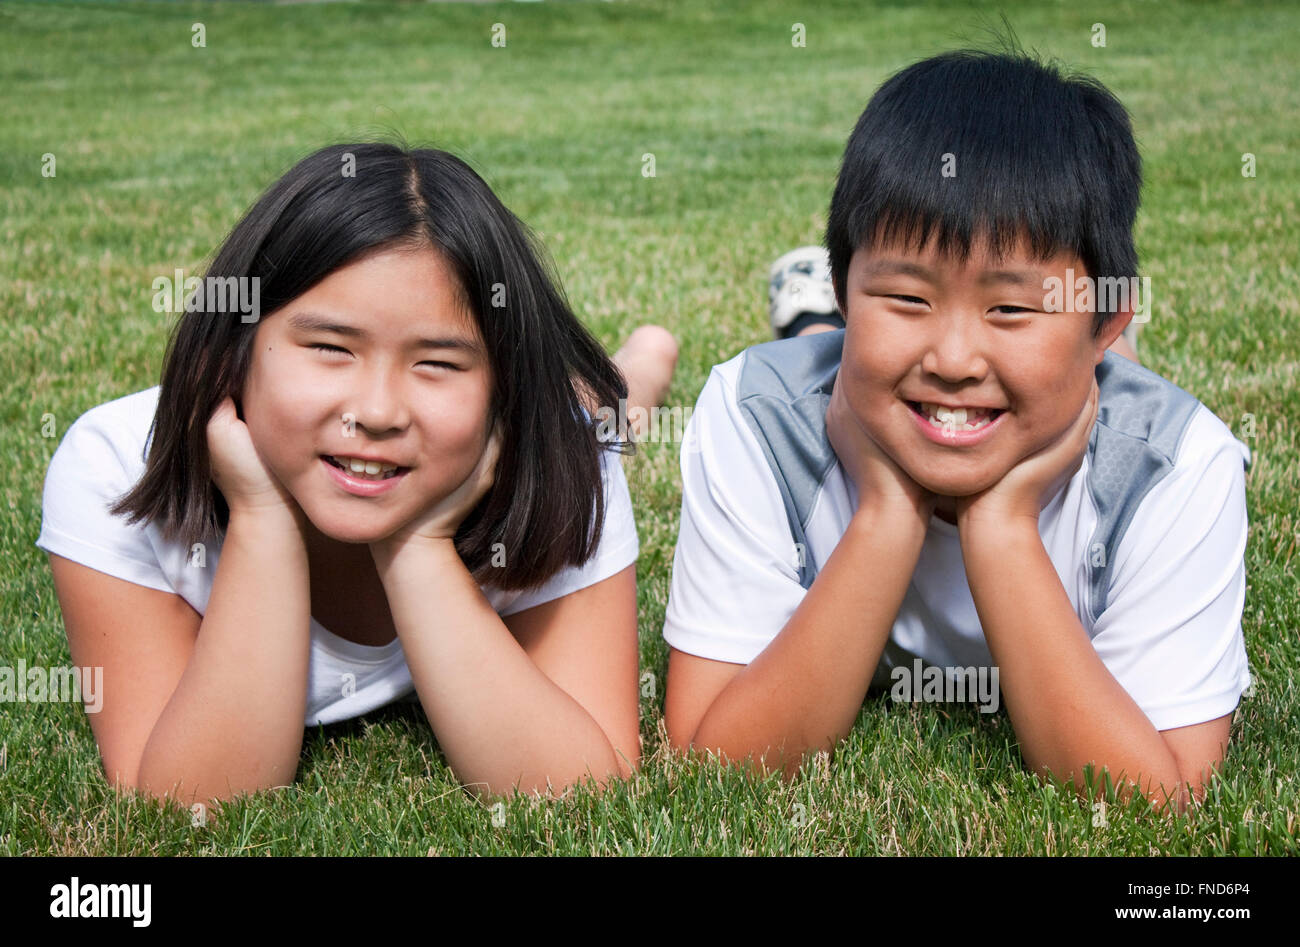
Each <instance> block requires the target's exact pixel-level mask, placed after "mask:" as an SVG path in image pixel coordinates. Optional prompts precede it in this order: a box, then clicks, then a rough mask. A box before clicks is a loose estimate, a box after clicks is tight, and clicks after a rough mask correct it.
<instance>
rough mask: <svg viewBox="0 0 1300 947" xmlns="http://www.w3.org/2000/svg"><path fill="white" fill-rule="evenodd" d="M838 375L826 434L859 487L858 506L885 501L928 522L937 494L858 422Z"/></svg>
mask: <svg viewBox="0 0 1300 947" xmlns="http://www.w3.org/2000/svg"><path fill="white" fill-rule="evenodd" d="M842 377H843V376H842V375H837V376H836V378H835V387H834V388H832V389H831V400H830V403H829V404H827V406H826V435H827V437H828V438H829V439H830V442H831V447H832V448H833V449H834V451H835V455H836V456H837V457H838V458H839V460H840V463H841V464H843V466H844V470H845V472H846V473H847V474H848V475H849V479H851V480H852V481H853V483H854V485H855V486H856V487H857V488H858V506H859V507H861V506H863V505H864V504H867V503H877V502H878V503H884V504H885V505H886V506H900V505H901V506H905V507H907V508H908V509H910V510H912V511H914V512H915V513H916V514H917V515H918V516H920V517H921V518H922V519H923V521H924V522H926V523H927V524H928V523H929V521H930V515H931V513H932V512H933V511H934V504H935V499H936V498H935V495H934V494H933V493H931V492H930V491H928V490H926V489H925V488H924V487H922V486H921V485H920V484H919V483H917V482H916V481H915V480H913V479H912V478H911V477H909V476H908V475H907V473H906V472H904V470H903V469H902V468H901V467H899V466H898V464H896V463H894V461H893V459H892V458H890V456H889V455H888V454H886V453H885V452H884V451H883V450H881V449H880V445H879V444H877V443H876V442H875V440H874V439H873V438H872V437H871V435H870V434H868V433H867V432H866V430H865V429H864V428H863V427H862V425H861V424H860V423H859V422H858V419H857V416H856V415H854V413H853V411H852V409H851V408H850V407H849V404H848V401H847V400H846V399H845V397H844V393H843V389H842V388H841V387H840V380H841V378H842Z"/></svg>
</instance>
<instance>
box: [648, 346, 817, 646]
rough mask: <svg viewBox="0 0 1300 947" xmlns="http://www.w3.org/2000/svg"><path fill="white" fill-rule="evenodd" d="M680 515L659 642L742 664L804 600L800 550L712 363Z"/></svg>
mask: <svg viewBox="0 0 1300 947" xmlns="http://www.w3.org/2000/svg"><path fill="white" fill-rule="evenodd" d="M681 466H682V514H681V526H680V529H679V532H678V537H677V549H676V551H675V552H674V554H673V576H672V584H671V588H670V590H669V595H668V608H667V613H666V615H665V620H664V629H663V636H664V640H665V641H666V642H667V643H668V644H669V645H670V646H672V647H673V648H676V649H677V650H679V651H684V652H686V653H688V654H693V655H697V656H698V657H702V658H708V659H709V660H713V661H725V662H728V663H731V664H748V663H749V662H750V661H752V660H754V658H756V657H757V656H758V655H759V654H760V653H762V651H763V649H764V648H766V647H767V646H768V645H769V644H770V643H771V642H772V639H774V638H775V637H776V636H777V635H778V634H780V632H781V629H783V628H784V627H785V625H786V623H787V622H788V621H789V620H790V616H791V615H793V614H794V611H795V609H796V608H798V606H799V602H800V601H802V599H803V597H804V591H805V590H804V588H803V586H802V585H800V584H799V574H798V571H797V569H796V563H797V561H798V559H797V552H796V549H795V544H794V538H793V536H792V535H791V533H790V527H789V524H788V522H787V519H786V513H785V506H784V504H783V502H782V500H781V493H780V489H779V487H778V486H777V483H776V479H775V477H774V476H773V474H772V471H771V468H770V467H769V466H768V463H767V458H766V455H764V453H763V449H762V447H761V446H760V444H759V443H758V439H757V437H756V436H755V435H754V433H753V432H752V431H751V430H750V428H749V426H748V424H747V423H746V422H745V419H744V417H743V416H742V415H741V413H740V410H739V408H738V406H737V405H736V403H735V397H734V391H733V390H732V389H731V385H730V384H729V382H728V379H727V377H726V376H725V375H724V374H723V373H722V372H720V371H719V369H718V368H714V369H713V371H712V373H711V374H710V375H709V379H708V381H707V382H706V383H705V385H704V390H703V391H701V392H700V397H699V400H698V401H697V403H696V406H695V410H694V412H693V413H692V415H691V418H690V421H689V422H688V423H687V427H686V436H685V438H684V440H683V443H682V453H681Z"/></svg>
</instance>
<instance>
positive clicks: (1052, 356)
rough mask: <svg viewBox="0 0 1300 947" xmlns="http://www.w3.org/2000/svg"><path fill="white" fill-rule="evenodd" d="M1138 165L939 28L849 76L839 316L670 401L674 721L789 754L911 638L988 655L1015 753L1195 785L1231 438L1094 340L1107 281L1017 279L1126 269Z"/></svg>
mask: <svg viewBox="0 0 1300 947" xmlns="http://www.w3.org/2000/svg"><path fill="white" fill-rule="evenodd" d="M1140 185H1141V164H1140V159H1139V157H1138V153H1137V147H1136V145H1135V143H1134V140H1133V136H1132V131H1131V129H1130V126H1129V120H1128V116H1127V113H1126V112H1125V110H1124V108H1123V106H1122V105H1121V104H1120V103H1119V102H1118V100H1116V99H1115V98H1114V96H1113V95H1111V93H1110V92H1109V91H1107V90H1106V89H1105V88H1104V87H1103V86H1102V85H1101V84H1100V83H1098V82H1096V81H1095V80H1092V79H1088V78H1083V77H1062V76H1061V75H1059V74H1058V72H1057V71H1056V70H1055V69H1053V68H1052V67H1049V66H1044V65H1041V64H1039V63H1037V62H1035V61H1034V60H1032V59H1030V58H1027V57H1025V56H1023V55H1021V54H1018V53H1011V54H989V53H982V52H971V51H962V52H954V53H947V54H944V55H941V56H937V57H935V58H933V59H929V60H925V61H923V62H920V63H917V64H915V65H913V66H911V67H909V68H907V69H905V70H903V71H902V72H901V73H899V74H898V75H896V76H894V77H893V78H891V79H890V80H888V81H887V82H886V83H885V84H884V85H883V86H882V87H881V88H880V89H879V91H878V92H877V93H876V95H875V96H874V97H873V98H872V100H871V102H870V103H869V104H868V106H867V108H866V111H865V112H864V113H863V114H862V116H861V118H860V119H859V121H858V124H857V127H856V128H855V130H854V132H853V134H852V136H851V137H850V139H849V142H848V145H847V147H846V149H845V154H844V160H843V164H842V167H841V170H840V175H839V180H838V183H837V186H836V189H835V193H834V196H833V198H832V201H831V208H830V217H829V221H828V226H827V234H826V240H827V246H828V248H829V253H830V273H831V279H832V285H833V293H834V296H835V299H836V301H837V302H838V307H839V310H840V311H841V312H842V313H844V315H845V328H844V329H842V330H837V331H821V332H814V333H809V334H804V335H800V336H797V337H793V338H789V339H784V340H780V341H775V342H769V343H766V344H764V345H758V346H755V347H753V348H751V349H748V350H747V351H745V352H743V353H741V354H740V355H739V356H737V357H736V358H733V359H732V360H730V361H729V362H726V363H724V364H722V365H719V366H716V367H715V368H714V369H713V371H712V373H711V375H710V377H709V380H708V382H707V383H706V385H705V386H704V390H703V391H702V393H701V394H700V398H699V401H698V404H697V406H696V410H695V413H694V415H693V416H692V418H691V421H690V427H689V429H688V431H687V436H686V441H685V443H684V445H683V449H682V518H681V531H680V534H679V537H678V544H677V550H676V554H675V557H674V564H673V578H672V588H671V592H670V596H669V602H668V610H667V616H666V621H665V626H664V638H665V639H666V641H667V642H668V644H669V645H670V646H671V648H672V650H671V654H670V659H669V670H668V689H667V699H666V707H665V716H666V723H667V727H668V733H669V737H670V740H671V741H672V743H673V744H674V745H675V746H677V747H683V748H684V747H688V746H693V747H695V748H697V749H706V750H710V751H713V752H719V753H721V754H722V755H723V756H725V757H726V758H728V759H730V760H734V761H740V760H750V761H752V762H755V763H757V764H758V765H760V766H762V767H764V768H781V769H783V770H784V771H785V772H787V773H793V772H794V771H795V770H796V769H797V768H798V766H799V764H800V762H801V760H802V758H803V756H804V755H805V754H808V753H812V752H816V751H818V750H823V749H830V748H832V747H834V746H835V744H836V743H837V742H838V741H839V740H840V739H842V738H843V737H844V736H845V735H846V734H847V733H848V732H849V730H850V729H851V728H852V726H853V723H854V721H855V720H856V718H857V715H858V712H859V710H860V708H861V705H862V701H863V698H864V696H865V695H866V693H867V690H868V688H869V687H870V686H872V684H873V683H874V684H875V685H876V686H889V684H890V682H891V681H895V682H897V681H898V680H899V677H900V674H901V675H902V676H907V675H909V674H911V673H912V671H913V669H914V668H915V669H917V670H919V669H920V663H919V662H917V660H916V659H918V658H919V659H921V661H923V662H925V663H926V664H927V665H930V666H934V667H937V668H940V669H942V670H943V672H944V673H945V674H946V675H948V676H952V675H953V674H954V673H956V674H960V673H963V672H970V671H979V672H981V673H984V672H994V671H995V672H996V677H995V678H994V680H995V681H996V682H997V684H1000V688H1001V695H1000V698H1001V701H1002V702H1003V703H1004V704H1005V705H1006V707H1007V710H1008V714H1009V717H1010V720H1011V723H1012V725H1013V727H1014V728H1015V731H1016V735H1017V737H1018V739H1019V744H1020V749H1021V753H1022V755H1023V757H1024V759H1025V761H1026V763H1027V764H1029V766H1030V767H1031V768H1032V769H1034V770H1035V771H1036V772H1038V773H1040V774H1049V773H1050V774H1052V775H1054V776H1056V777H1058V778H1061V779H1063V780H1070V779H1073V780H1074V782H1075V785H1076V786H1077V787H1079V789H1080V791H1081V792H1082V791H1084V783H1085V774H1086V770H1085V767H1087V766H1089V765H1090V764H1091V765H1092V766H1093V767H1095V769H1096V771H1097V772H1098V773H1099V774H1100V772H1101V771H1102V770H1103V769H1104V770H1106V771H1108V772H1109V774H1110V777H1111V779H1112V780H1113V781H1115V782H1116V784H1118V785H1119V786H1120V787H1121V789H1123V790H1125V791H1127V789H1128V788H1129V787H1130V786H1131V785H1136V786H1137V787H1138V788H1139V790H1140V791H1141V792H1143V793H1144V794H1145V795H1147V796H1148V797H1149V798H1151V799H1152V801H1154V802H1156V803H1157V804H1159V805H1164V804H1166V803H1168V802H1169V801H1174V802H1176V804H1177V805H1178V807H1179V808H1182V807H1183V806H1184V805H1186V802H1187V800H1188V797H1189V794H1195V795H1196V796H1197V797H1200V796H1201V795H1202V794H1203V786H1204V783H1205V781H1206V780H1207V779H1208V777H1209V773H1210V772H1211V770H1212V769H1213V768H1214V767H1216V766H1217V765H1218V764H1219V763H1220V762H1221V761H1222V759H1223V754H1224V751H1225V747H1226V743H1227V739H1228V733H1229V725H1230V721H1231V714H1232V711H1233V709H1234V708H1235V707H1236V706H1237V703H1238V700H1239V697H1240V695H1241V693H1242V691H1243V690H1245V689H1246V687H1247V686H1248V685H1249V683H1250V674H1249V670H1248V667H1247V662H1246V653H1245V648H1244V643H1243V640H1242V634H1241V623H1240V622H1241V613H1242V603H1243V599H1244V596H1245V571H1244V565H1243V550H1244V547H1245V542H1246V532H1247V522H1246V500H1245V481H1244V475H1243V469H1242V466H1243V459H1248V452H1247V451H1245V448H1244V446H1243V445H1241V444H1240V443H1239V442H1238V441H1237V440H1236V439H1235V438H1234V437H1233V436H1232V434H1231V433H1230V432H1229V430H1228V429H1227V428H1226V427H1225V426H1224V424H1223V423H1222V422H1221V421H1220V420H1219V419H1218V418H1217V417H1215V416H1214V414H1213V413H1211V412H1210V411H1209V410H1208V409H1207V408H1205V407H1204V406H1203V405H1201V404H1200V402H1198V401H1197V400H1196V399H1195V398H1193V397H1192V396H1191V395H1189V394H1187V393H1186V392H1184V391H1182V390H1181V389H1179V388H1178V387H1176V386H1175V385H1173V384H1171V383H1170V382H1168V381H1166V380H1164V379H1162V378H1160V377H1159V376H1157V375H1155V374H1153V373H1151V372H1150V371H1147V370H1146V369H1144V368H1142V367H1141V366H1140V365H1137V364H1136V363H1135V362H1133V361H1129V360H1128V359H1126V358H1122V357H1119V356H1117V355H1116V354H1114V353H1108V352H1107V348H1108V347H1109V346H1111V345H1112V344H1113V343H1115V342H1116V340H1117V339H1118V338H1119V336H1120V334H1121V332H1122V331H1123V330H1124V328H1125V327H1126V325H1127V324H1128V323H1129V322H1130V320H1131V318H1132V315H1133V305H1132V303H1131V301H1130V304H1129V305H1127V306H1122V305H1119V306H1107V305H1106V302H1105V300H1103V299H1100V298H1099V299H1098V300H1097V303H1098V304H1097V305H1096V307H1095V311H1075V310H1074V309H1073V308H1072V307H1068V306H1067V307H1064V311H1059V309H1060V307H1054V306H1053V305H1051V304H1050V300H1049V299H1048V296H1049V293H1048V287H1050V286H1053V285H1058V286H1059V285H1065V286H1067V287H1068V286H1074V285H1077V284H1075V282H1074V278H1076V277H1078V276H1080V275H1084V276H1086V277H1089V278H1096V277H1099V276H1106V277H1124V278H1130V277H1135V276H1136V270H1137V254H1136V252H1135V250H1134V246H1133V239H1132V226H1133V221H1134V217H1135V215H1136V212H1137V206H1138V194H1139V190H1140ZM1071 271H1072V273H1071ZM1053 280H1059V281H1062V282H1061V283H1056V284H1054V283H1053V282H1052V281H1053ZM1049 310H1050V311H1049ZM1243 452H1244V453H1245V455H1246V456H1245V458H1243ZM914 662H915V663H914ZM927 669H928V668H927ZM918 689H919V688H918ZM994 694H995V696H996V694H997V686H996V685H995V687H994Z"/></svg>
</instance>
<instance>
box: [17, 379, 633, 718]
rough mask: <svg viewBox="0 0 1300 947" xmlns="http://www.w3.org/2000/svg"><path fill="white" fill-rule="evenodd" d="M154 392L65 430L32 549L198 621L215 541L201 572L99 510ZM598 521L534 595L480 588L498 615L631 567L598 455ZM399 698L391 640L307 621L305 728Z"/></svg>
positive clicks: (605, 456)
mask: <svg viewBox="0 0 1300 947" xmlns="http://www.w3.org/2000/svg"><path fill="white" fill-rule="evenodd" d="M158 394H159V388H158V387H157V386H155V387H153V388H150V389H147V390H145V391H140V392H137V393H135V394H133V395H127V396H126V397H123V398H118V399H117V400H115V401H109V402H107V403H105V404H101V405H99V406H97V407H94V408H91V409H90V410H89V411H87V412H86V413H85V414H83V415H82V416H81V417H80V418H78V419H77V421H76V422H74V423H73V425H72V426H71V427H70V428H68V431H67V433H66V434H65V435H64V437H63V440H62V442H61V443H60V444H59V447H58V449H57V450H56V451H55V453H54V457H53V458H52V459H51V460H50V467H49V470H48V471H47V472H46V475H45V492H44V501H43V504H42V519H41V534H40V536H39V538H38V539H37V540H36V545H37V546H39V547H40V548H41V549H44V550H45V551H46V552H52V553H55V554H56V555H60V556H63V557H64V558H66V559H71V560H72V561H74V562H79V563H81V564H83V565H86V566H89V567H90V568H92V569H95V570H97V571H99V572H103V573H106V574H108V575H112V576H116V577H117V578H120V579H126V580H127V581H128V582H134V583H136V584H137V585H143V586H147V587H148V588H151V589H160V590H161V591H164V592H173V593H175V594H177V595H180V596H181V597H182V598H184V599H185V601H187V602H188V603H189V604H190V605H191V606H192V607H193V608H194V610H195V611H197V612H198V613H199V614H200V615H202V614H204V612H205V611H206V609H207V603H208V597H209V595H210V594H211V592H212V582H213V579H214V577H215V576H216V572H217V564H218V562H219V561H220V557H221V537H220V536H217V537H215V538H213V539H212V540H211V541H210V542H206V543H205V544H204V545H205V547H206V549H205V550H204V554H205V558H206V562H205V565H204V567H203V568H199V567H197V566H196V565H192V564H191V557H190V555H189V551H188V550H186V549H185V548H184V547H183V546H182V545H180V544H179V543H175V542H168V541H166V540H164V539H163V538H162V537H161V535H160V532H159V530H158V528H157V527H156V526H154V525H152V524H151V525H147V526H145V525H141V524H138V523H137V524H136V525H134V526H131V525H127V523H126V520H125V518H124V517H114V516H112V515H111V514H110V513H109V512H108V507H109V506H110V505H111V504H112V503H113V502H114V501H115V500H116V499H117V498H118V497H120V496H121V495H122V494H124V493H126V492H127V490H129V489H130V488H131V487H132V486H134V485H135V483H136V482H137V481H138V480H139V478H140V476H141V475H142V474H143V473H144V467H145V455H144V449H145V444H146V438H147V436H148V433H149V426H150V424H151V423H152V422H153V416H154V410H155V408H156V406H157V403H158ZM601 463H602V480H603V483H604V486H605V491H606V494H605V496H606V516H605V524H604V529H603V532H602V533H601V538H600V543H599V545H598V546H597V549H596V552H595V554H594V555H593V556H592V558H591V559H589V560H588V561H587V562H586V563H585V564H583V565H582V566H581V567H579V568H575V567H572V566H570V567H567V568H565V569H563V570H561V571H560V572H558V573H557V574H556V575H555V576H553V577H552V578H551V579H550V580H549V581H547V582H545V583H543V584H542V585H540V586H538V587H537V588H535V589H527V590H524V591H522V592H521V591H502V590H501V589H497V588H495V587H492V586H482V589H483V594H484V595H485V596H486V597H487V599H488V601H489V602H491V604H492V607H493V608H495V609H496V611H497V614H499V615H501V616H506V615H512V614H514V613H515V612H520V611H523V610H524V609H526V608H531V607H532V606H534V605H540V604H542V603H543V602H549V601H551V600H553V599H557V598H559V597H560V596H562V595H567V594H569V593H570V592H575V591H577V590H578V589H581V588H585V587H587V586H589V585H594V584H595V583H597V582H599V581H601V580H602V579H606V578H608V577H609V576H611V575H614V574H615V573H617V572H619V571H621V570H622V569H624V568H626V567H627V566H628V565H630V564H631V563H633V562H635V561H636V558H637V554H638V552H639V544H638V540H637V534H636V525H635V523H634V522H633V519H632V502H631V498H630V497H629V495H628V489H627V480H626V479H625V477H624V475H623V467H622V465H621V464H620V463H619V461H618V459H617V458H616V457H613V456H611V453H610V452H609V451H603V452H602V462H601ZM399 698H407V699H410V700H415V699H418V698H417V697H416V695H415V686H414V684H413V682H412V681H411V672H410V668H408V667H407V664H406V658H405V655H404V654H403V652H402V644H401V639H400V637H399V638H394V639H393V640H392V641H391V642H389V643H388V644H386V645H382V646H379V647H374V646H371V645H362V644H357V643H355V642H353V641H349V640H347V639H345V638H341V637H339V636H338V635H336V634H334V633H332V632H330V631H329V630H327V629H326V628H325V627H324V626H322V625H321V624H320V623H319V622H317V621H316V620H315V619H314V618H313V619H312V620H311V657H310V664H309V670H308V684H307V714H306V721H305V722H306V725H307V726H315V725H317V724H325V723H334V722H336V721H339V720H346V719H348V718H350V717H356V716H359V715H361V714H364V713H366V712H367V711H370V710H373V709H375V708H376V707H380V706H382V705H384V704H387V703H390V702H391V701H394V700H397V699H399Z"/></svg>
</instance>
